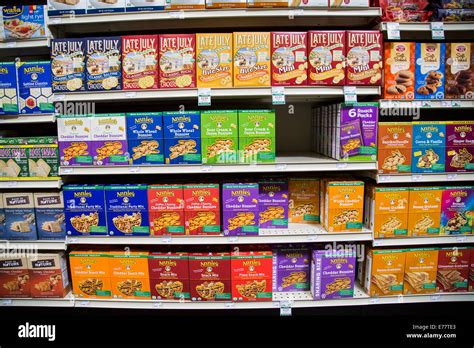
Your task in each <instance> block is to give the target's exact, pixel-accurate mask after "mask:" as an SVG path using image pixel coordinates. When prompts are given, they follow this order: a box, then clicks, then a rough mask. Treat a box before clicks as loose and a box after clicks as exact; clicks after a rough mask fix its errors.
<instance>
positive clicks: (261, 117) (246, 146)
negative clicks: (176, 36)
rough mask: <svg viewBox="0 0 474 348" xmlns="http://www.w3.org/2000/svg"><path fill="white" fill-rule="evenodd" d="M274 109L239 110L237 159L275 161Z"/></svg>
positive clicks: (247, 161)
mask: <svg viewBox="0 0 474 348" xmlns="http://www.w3.org/2000/svg"><path fill="white" fill-rule="evenodd" d="M275 121H276V120H275V111H274V110H239V161H240V162H241V163H264V162H275V156H276V135H275V127H276V122H275Z"/></svg>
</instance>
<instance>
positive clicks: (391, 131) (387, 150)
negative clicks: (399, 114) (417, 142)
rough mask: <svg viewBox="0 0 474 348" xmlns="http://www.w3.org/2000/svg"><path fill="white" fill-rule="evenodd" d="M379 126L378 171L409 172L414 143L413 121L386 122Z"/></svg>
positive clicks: (386, 172) (381, 172)
mask: <svg viewBox="0 0 474 348" xmlns="http://www.w3.org/2000/svg"><path fill="white" fill-rule="evenodd" d="M378 128H379V130H378V132H379V136H378V153H377V159H378V172H379V173H380V174H391V173H394V174H396V173H409V172H410V171H411V163H412V158H411V156H412V143H413V137H412V133H413V128H412V124H411V122H384V123H380V124H379V125H378Z"/></svg>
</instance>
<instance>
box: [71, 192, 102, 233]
mask: <svg viewBox="0 0 474 348" xmlns="http://www.w3.org/2000/svg"><path fill="white" fill-rule="evenodd" d="M63 194H64V215H65V219H66V233H67V235H68V236H88V235H91V236H106V235H107V220H106V218H105V194H104V186H100V185H66V186H64V187H63Z"/></svg>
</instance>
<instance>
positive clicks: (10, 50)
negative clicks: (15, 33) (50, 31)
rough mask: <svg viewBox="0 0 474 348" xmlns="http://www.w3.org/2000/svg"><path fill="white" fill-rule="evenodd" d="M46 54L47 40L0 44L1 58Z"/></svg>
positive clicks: (47, 49) (47, 50)
mask: <svg viewBox="0 0 474 348" xmlns="http://www.w3.org/2000/svg"><path fill="white" fill-rule="evenodd" d="M48 52H49V39H39V40H24V41H6V42H0V53H1V54H2V56H31V55H40V54H47V53H48Z"/></svg>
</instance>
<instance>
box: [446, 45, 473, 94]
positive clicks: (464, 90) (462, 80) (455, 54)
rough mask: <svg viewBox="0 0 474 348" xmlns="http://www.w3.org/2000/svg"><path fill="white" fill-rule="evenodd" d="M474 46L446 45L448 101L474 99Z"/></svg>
mask: <svg viewBox="0 0 474 348" xmlns="http://www.w3.org/2000/svg"><path fill="white" fill-rule="evenodd" d="M473 80H474V44H473V43H469V42H464V43H459V42H453V43H451V42H450V43H446V84H445V97H446V99H473V98H474V81H473Z"/></svg>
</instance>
